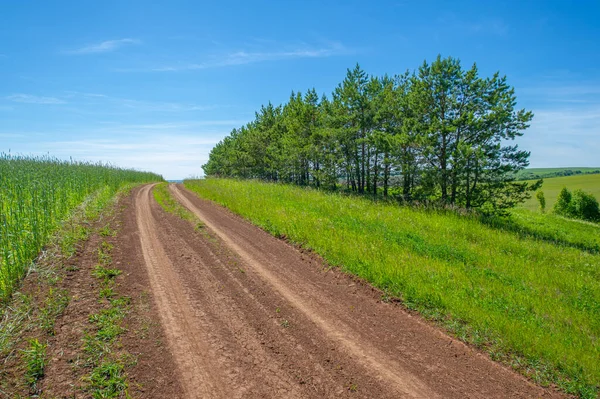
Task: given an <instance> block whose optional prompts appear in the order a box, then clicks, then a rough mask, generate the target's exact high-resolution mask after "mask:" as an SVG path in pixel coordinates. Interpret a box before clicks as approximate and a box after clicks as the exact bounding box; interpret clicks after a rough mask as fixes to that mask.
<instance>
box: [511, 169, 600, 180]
mask: <svg viewBox="0 0 600 399" xmlns="http://www.w3.org/2000/svg"><path fill="white" fill-rule="evenodd" d="M579 174H600V167H597V168H577V167H570V168H527V169H523V170H522V171H520V172H519V173H518V176H519V178H520V179H523V180H526V179H545V178H550V177H561V176H570V175H579Z"/></svg>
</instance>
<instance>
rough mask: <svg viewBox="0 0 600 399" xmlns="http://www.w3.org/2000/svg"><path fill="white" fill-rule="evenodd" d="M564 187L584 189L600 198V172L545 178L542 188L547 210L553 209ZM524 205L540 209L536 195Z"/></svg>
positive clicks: (531, 208)
mask: <svg viewBox="0 0 600 399" xmlns="http://www.w3.org/2000/svg"><path fill="white" fill-rule="evenodd" d="M563 187H567V188H568V189H569V190H571V191H573V190H576V189H582V190H584V191H586V192H589V193H591V194H593V195H594V196H595V197H596V198H597V199H598V200H600V174H585V175H575V176H565V177H552V178H547V179H544V185H543V186H542V188H541V190H542V191H543V192H544V196H545V197H546V209H547V210H552V207H553V206H554V203H555V202H556V198H557V197H558V193H559V192H560V190H562V188H563ZM523 206H524V207H525V208H526V209H529V210H531V211H539V204H538V202H537V200H536V199H535V197H534V198H530V199H529V200H527V201H526V202H525V203H524V204H523Z"/></svg>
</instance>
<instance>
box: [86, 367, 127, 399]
mask: <svg viewBox="0 0 600 399" xmlns="http://www.w3.org/2000/svg"><path fill="white" fill-rule="evenodd" d="M89 389H90V391H91V392H92V397H93V398H94V399H108V398H118V397H120V396H121V395H122V394H126V392H127V380H126V378H125V372H124V367H123V365H122V364H120V363H118V362H114V361H107V362H103V363H102V364H100V365H99V366H97V367H95V368H94V370H93V371H92V374H91V375H90V386H89Z"/></svg>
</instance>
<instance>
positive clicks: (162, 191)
mask: <svg viewBox="0 0 600 399" xmlns="http://www.w3.org/2000/svg"><path fill="white" fill-rule="evenodd" d="M152 193H153V195H154V199H155V200H156V202H158V204H159V205H160V206H161V207H162V208H163V209H164V210H165V211H166V212H168V213H171V214H173V215H175V216H178V217H180V218H181V219H183V220H187V221H190V222H193V221H196V220H197V218H196V217H195V216H194V215H193V214H192V213H191V212H190V211H188V210H187V209H185V208H184V207H183V206H181V204H180V203H179V202H177V201H176V200H175V199H174V198H173V196H172V195H171V193H170V192H169V185H168V183H159V184H157V185H156V186H154V189H153V190H152Z"/></svg>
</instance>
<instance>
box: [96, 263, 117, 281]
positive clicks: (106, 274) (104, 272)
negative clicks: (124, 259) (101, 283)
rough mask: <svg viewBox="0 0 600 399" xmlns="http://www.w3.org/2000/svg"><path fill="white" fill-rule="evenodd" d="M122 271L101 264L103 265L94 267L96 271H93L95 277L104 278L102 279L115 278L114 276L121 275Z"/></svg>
mask: <svg viewBox="0 0 600 399" xmlns="http://www.w3.org/2000/svg"><path fill="white" fill-rule="evenodd" d="M121 273H122V272H121V270H119V269H107V268H106V267H104V266H101V265H96V266H95V267H94V271H93V272H92V274H93V275H94V277H96V278H99V279H102V280H110V279H113V278H115V277H117V276H118V275H120V274H121Z"/></svg>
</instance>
